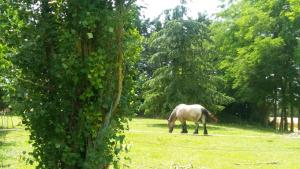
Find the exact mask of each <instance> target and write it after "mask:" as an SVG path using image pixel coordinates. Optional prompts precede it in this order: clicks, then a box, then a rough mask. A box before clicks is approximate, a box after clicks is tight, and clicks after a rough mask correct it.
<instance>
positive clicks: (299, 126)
mask: <svg viewBox="0 0 300 169" xmlns="http://www.w3.org/2000/svg"><path fill="white" fill-rule="evenodd" d="M298 132H300V108H299V109H298Z"/></svg>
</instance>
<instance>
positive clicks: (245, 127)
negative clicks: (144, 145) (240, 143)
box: [147, 122, 282, 134]
mask: <svg viewBox="0 0 300 169" xmlns="http://www.w3.org/2000/svg"><path fill="white" fill-rule="evenodd" d="M191 123H192V122H190V123H189V124H187V128H188V129H189V130H191V129H192V130H193V129H195V125H194V124H191ZM147 126H148V127H155V128H168V125H167V123H154V124H147ZM207 128H208V130H216V131H218V130H219V131H221V130H224V129H225V130H230V128H235V129H240V130H249V131H255V132H259V133H273V134H282V133H280V132H278V131H276V130H274V129H272V128H264V127H261V126H256V125H249V124H244V125H243V124H224V123H221V124H220V123H218V124H212V123H210V124H208V126H207ZM175 129H181V124H180V123H177V124H176V125H175ZM201 129H203V126H202V124H201V123H200V125H199V130H201Z"/></svg>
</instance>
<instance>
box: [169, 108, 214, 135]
mask: <svg viewBox="0 0 300 169" xmlns="http://www.w3.org/2000/svg"><path fill="white" fill-rule="evenodd" d="M207 117H210V118H211V119H213V120H214V121H215V122H217V121H218V119H217V118H216V117H215V116H214V115H213V114H212V113H210V112H209V111H208V110H207V109H206V108H204V107H203V106H201V105H199V104H193V105H186V104H179V105H178V106H176V107H175V109H174V110H173V111H172V113H171V115H170V117H169V119H168V126H169V133H172V131H173V129H174V126H175V121H176V120H179V121H180V122H181V124H182V131H181V133H187V132H188V131H187V127H186V121H193V122H195V124H196V128H195V131H194V134H198V128H199V122H200V121H201V122H202V124H203V134H205V135H206V134H208V133H207V129H206V118H207Z"/></svg>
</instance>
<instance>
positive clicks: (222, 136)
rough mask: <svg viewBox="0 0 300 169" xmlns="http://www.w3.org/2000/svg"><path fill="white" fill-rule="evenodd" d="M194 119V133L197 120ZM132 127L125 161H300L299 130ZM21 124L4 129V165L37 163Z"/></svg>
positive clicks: (0, 143)
mask: <svg viewBox="0 0 300 169" xmlns="http://www.w3.org/2000/svg"><path fill="white" fill-rule="evenodd" d="M14 120H15V121H18V119H14ZM17 123H18V122H16V124H17ZM178 124H179V123H178ZM190 124H191V125H190V126H189V133H192V132H193V129H194V126H193V125H192V123H190ZM129 127H130V130H129V131H126V135H127V144H128V146H129V153H127V154H126V156H128V157H129V158H130V161H124V160H122V161H121V163H122V164H123V166H127V168H133V169H150V168H153V169H154V168H157V169H169V168H174V169H175V168H176V169H179V168H185V169H189V168H197V169H198V168H199V169H210V168H211V169H235V168H239V169H245V168H246V169H248V168H251V169H252V168H255V169H256V168H261V169H268V168H270V169H271V168H276V169H277V168H278V169H289V168H290V169H292V168H294V169H297V168H299V166H300V160H299V157H300V138H299V137H297V136H294V135H288V134H284V135H280V134H276V133H274V132H272V131H269V130H263V129H257V128H254V127H252V126H243V127H241V126H237V125H220V124H218V125H208V132H209V136H203V135H202V134H199V135H193V134H180V127H179V126H178V127H177V128H176V129H174V131H173V133H172V134H169V133H168V129H167V126H166V120H156V119H133V120H132V121H131V122H130V125H129ZM17 128H19V129H18V130H11V131H3V129H2V130H0V169H2V168H11V169H26V168H27V169H29V168H34V167H33V166H30V165H27V166H26V163H25V161H24V160H23V157H24V155H23V151H30V150H31V147H30V145H29V144H28V133H27V132H26V131H24V130H23V129H22V128H21V127H20V126H17ZM199 132H200V133H202V130H199ZM123 168H126V167H123Z"/></svg>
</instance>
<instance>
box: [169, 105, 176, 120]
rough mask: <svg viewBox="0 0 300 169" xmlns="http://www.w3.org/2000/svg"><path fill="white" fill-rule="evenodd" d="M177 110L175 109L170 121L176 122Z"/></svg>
mask: <svg viewBox="0 0 300 169" xmlns="http://www.w3.org/2000/svg"><path fill="white" fill-rule="evenodd" d="M176 108H177V107H175V109H173V111H172V113H171V115H170V117H169V119H168V121H174V120H175V119H176Z"/></svg>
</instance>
